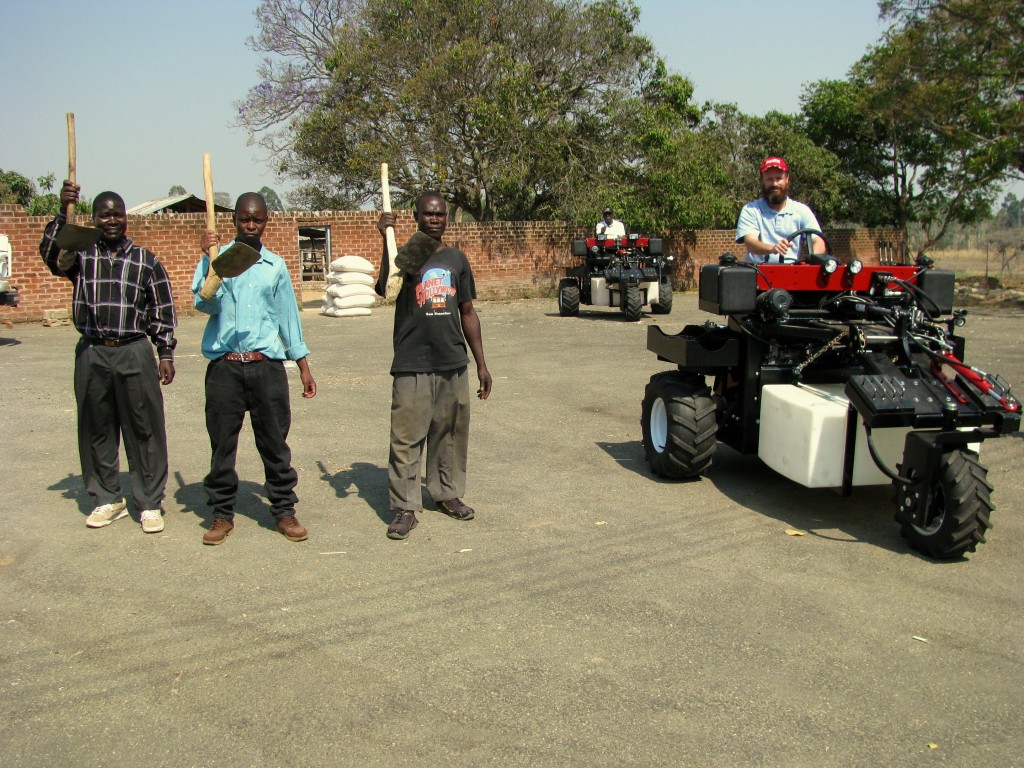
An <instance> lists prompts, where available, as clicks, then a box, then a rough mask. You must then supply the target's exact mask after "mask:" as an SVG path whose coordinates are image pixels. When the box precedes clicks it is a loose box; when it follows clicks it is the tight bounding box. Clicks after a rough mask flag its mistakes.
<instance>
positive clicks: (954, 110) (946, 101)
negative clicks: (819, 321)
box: [803, 0, 1024, 252]
mask: <svg viewBox="0 0 1024 768" xmlns="http://www.w3.org/2000/svg"><path fill="white" fill-rule="evenodd" d="M1016 5H1017V4H1016V3H1010V2H1007V0H984V2H982V0H952V1H951V2H941V3H940V2H932V1H931V0H906V1H905V2H904V1H898V0H884V2H883V3H882V11H883V14H884V15H886V16H888V17H889V18H891V19H894V20H895V21H896V24H895V25H894V26H893V28H892V29H890V30H889V32H888V34H887V35H886V37H885V39H884V40H883V41H882V42H881V43H880V44H879V45H877V46H875V47H874V48H872V49H871V50H869V51H868V52H867V53H866V54H865V55H864V57H863V58H862V59H861V60H860V61H859V62H858V63H857V64H856V65H855V66H854V67H853V69H852V70H851V72H850V75H849V77H848V79H847V80H846V81H822V82H819V83H815V84H813V85H812V86H810V87H809V88H808V89H807V90H806V91H805V93H804V98H803V117H804V121H805V126H806V129H807V133H808V135H809V136H810V137H811V138H812V139H813V140H814V141H815V142H816V143H817V144H819V145H820V146H823V147H825V148H827V149H829V150H831V151H832V152H833V153H834V154H835V155H836V156H837V157H838V158H839V159H840V163H841V166H842V170H843V171H844V173H845V174H846V175H847V177H848V178H849V179H850V183H849V185H848V186H847V188H846V197H847V199H848V200H849V201H850V203H851V204H852V205H854V206H856V207H857V208H858V209H859V211H860V214H859V216H857V217H856V218H857V219H859V220H861V221H863V222H865V223H867V224H892V225H895V226H897V227H899V228H901V229H903V230H904V231H905V232H907V231H908V230H909V228H910V227H911V226H912V225H913V226H917V227H920V229H921V231H922V237H921V238H920V242H921V245H920V248H919V252H924V251H926V250H928V249H929V248H930V247H932V246H933V245H934V244H935V243H937V242H938V241H939V240H940V239H941V238H942V237H943V235H944V234H945V233H946V231H947V230H948V229H949V227H950V226H951V225H952V224H954V223H957V224H971V223H974V222H978V221H980V220H983V219H985V218H987V217H988V216H990V214H991V205H992V203H993V202H994V200H995V196H996V194H997V192H998V190H999V187H1000V185H1001V184H1002V183H1003V182H1004V181H1005V180H1007V178H1009V177H1010V175H1011V174H1012V173H1013V171H1014V169H1016V170H1017V171H1019V170H1020V168H1021V162H1020V160H1021V158H1020V153H1021V146H1022V140H1024V133H1022V131H1021V126H1022V122H1021V120H1022V107H1021V96H1022V90H1021V85H1020V84H1021V82H1022V79H1021V75H1022V74H1024V68H1022V66H1021V62H1022V54H1021V50H1022V47H1021V46H1022V43H1024V40H1022V39H1021V23H1020V14H1019V8H1016Z"/></svg>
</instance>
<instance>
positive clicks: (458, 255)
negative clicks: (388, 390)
mask: <svg viewBox="0 0 1024 768" xmlns="http://www.w3.org/2000/svg"><path fill="white" fill-rule="evenodd" d="M404 278H405V281H404V283H403V284H402V291H401V293H399V294H398V299H397V300H396V302H395V333H394V347H395V358H394V361H393V362H392V363H391V373H393V374H394V373H437V372H439V371H453V370H456V369H458V368H462V367H463V366H465V365H467V364H468V363H469V357H468V356H467V355H466V340H465V338H464V337H463V335H462V319H461V316H460V314H459V304H461V303H462V302H464V301H473V300H474V299H475V298H476V283H475V282H474V281H473V270H471V269H470V267H469V261H468V260H467V259H466V255H465V254H464V253H463V252H462V251H459V250H456V249H455V248H450V247H448V246H444V247H442V248H441V249H440V250H438V251H437V252H436V253H434V255H433V256H431V257H430V258H429V259H427V263H426V264H424V265H423V267H422V268H421V269H420V272H419V274H418V275H415V276H413V275H405V276H404Z"/></svg>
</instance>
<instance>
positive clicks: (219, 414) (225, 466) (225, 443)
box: [203, 358, 299, 520]
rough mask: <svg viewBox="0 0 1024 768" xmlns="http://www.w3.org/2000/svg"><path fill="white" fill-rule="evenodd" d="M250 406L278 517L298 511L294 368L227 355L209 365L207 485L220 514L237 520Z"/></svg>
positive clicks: (213, 505) (269, 493) (265, 486)
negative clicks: (292, 437)
mask: <svg viewBox="0 0 1024 768" xmlns="http://www.w3.org/2000/svg"><path fill="white" fill-rule="evenodd" d="M246 411H248V412H249V418H250V420H251V424H252V431H253V436H254V437H255V438H256V449H257V450H258V451H259V454H260V458H261V459H262V460H263V470H264V473H265V475H266V484H265V485H264V486H263V487H264V489H265V490H266V492H267V499H269V501H270V506H271V511H272V512H273V513H274V517H275V518H278V519H279V518H281V517H284V516H285V515H292V514H295V502H297V501H298V497H297V496H296V495H295V486H296V485H297V484H298V480H299V478H298V473H297V472H296V471H295V469H294V468H293V467H292V465H291V462H292V452H291V449H290V448H289V447H288V443H287V442H286V441H287V439H288V430H289V429H290V428H291V421H292V415H291V404H290V402H289V399H288V374H287V373H286V372H285V370H284V364H283V363H282V362H281V361H279V360H262V361H260V362H256V363H238V362H233V361H230V360H225V359H224V358H221V359H219V360H212V361H210V364H209V365H208V366H207V368H206V431H207V432H209V434H210V448H211V453H212V455H211V458H210V474H208V475H207V476H206V477H205V478H204V479H203V487H205V488H206V494H207V496H209V498H210V506H211V507H213V516H214V517H223V518H225V519H227V520H231V519H232V518H233V517H234V507H235V497H236V495H237V494H238V473H237V472H236V471H235V455H236V454H237V452H238V433H239V432H240V431H241V429H242V422H243V421H244V420H245V412H246Z"/></svg>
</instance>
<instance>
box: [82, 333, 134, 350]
mask: <svg viewBox="0 0 1024 768" xmlns="http://www.w3.org/2000/svg"><path fill="white" fill-rule="evenodd" d="M84 338H85V340H86V341H87V342H88V343H90V344H92V345H93V346H96V347H123V346H124V345H125V344H134V343H135V342H136V341H141V340H142V339H144V338H146V334H144V333H140V334H137V335H135V336H126V337H125V338H123V339H100V338H97V337H95V336H86V337H84Z"/></svg>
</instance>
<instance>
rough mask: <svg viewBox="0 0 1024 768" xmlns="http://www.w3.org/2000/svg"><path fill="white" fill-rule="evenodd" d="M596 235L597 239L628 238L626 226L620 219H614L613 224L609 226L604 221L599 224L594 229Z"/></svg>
mask: <svg viewBox="0 0 1024 768" xmlns="http://www.w3.org/2000/svg"><path fill="white" fill-rule="evenodd" d="M594 234H595V235H597V237H625V236H626V225H625V224H623V223H622V222H621V221H619V220H618V219H612V223H611V224H608V223H606V222H605V220H604V219H601V220H600V221H599V222H597V226H596V227H594Z"/></svg>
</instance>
